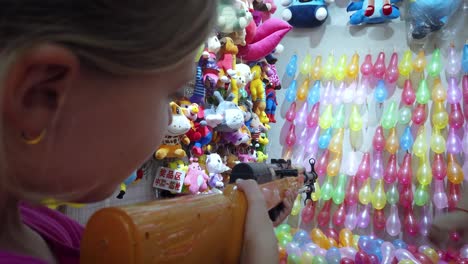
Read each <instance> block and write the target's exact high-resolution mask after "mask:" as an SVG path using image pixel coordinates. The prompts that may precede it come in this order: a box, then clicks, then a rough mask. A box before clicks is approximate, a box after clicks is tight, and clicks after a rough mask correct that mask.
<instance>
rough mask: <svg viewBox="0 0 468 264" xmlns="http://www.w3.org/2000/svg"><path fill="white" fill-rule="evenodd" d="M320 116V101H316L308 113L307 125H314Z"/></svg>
mask: <svg viewBox="0 0 468 264" xmlns="http://www.w3.org/2000/svg"><path fill="white" fill-rule="evenodd" d="M319 117H320V102H317V103H315V104H314V106H312V109H311V110H310V113H309V115H308V116H307V127H309V128H311V127H316V126H317V125H318V122H319Z"/></svg>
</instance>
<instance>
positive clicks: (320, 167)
mask: <svg viewBox="0 0 468 264" xmlns="http://www.w3.org/2000/svg"><path fill="white" fill-rule="evenodd" d="M329 159H330V152H329V151H328V149H325V151H324V152H323V153H322V156H320V159H319V160H318V162H317V164H315V172H317V174H318V176H319V177H322V176H324V175H325V173H326V172H327V166H328V161H329Z"/></svg>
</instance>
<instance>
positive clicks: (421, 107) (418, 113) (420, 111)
mask: <svg viewBox="0 0 468 264" xmlns="http://www.w3.org/2000/svg"><path fill="white" fill-rule="evenodd" d="M426 107H427V105H425V104H417V105H416V108H415V109H414V111H413V116H412V117H411V120H412V121H413V123H414V124H416V125H418V126H421V125H423V124H424V123H425V122H426V120H427V110H426Z"/></svg>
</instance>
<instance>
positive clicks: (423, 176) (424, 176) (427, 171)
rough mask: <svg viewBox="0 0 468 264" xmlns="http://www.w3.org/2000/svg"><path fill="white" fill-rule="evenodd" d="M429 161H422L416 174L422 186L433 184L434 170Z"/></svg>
mask: <svg viewBox="0 0 468 264" xmlns="http://www.w3.org/2000/svg"><path fill="white" fill-rule="evenodd" d="M426 160H427V159H426V158H424V159H421V161H420V166H419V168H418V171H417V172H416V178H417V179H418V182H419V183H420V184H421V185H428V184H431V182H432V168H431V165H429V162H427V161H426Z"/></svg>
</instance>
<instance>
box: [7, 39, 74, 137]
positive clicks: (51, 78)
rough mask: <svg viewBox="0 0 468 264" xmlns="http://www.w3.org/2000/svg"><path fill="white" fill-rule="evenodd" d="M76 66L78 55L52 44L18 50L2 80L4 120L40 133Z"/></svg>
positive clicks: (30, 133) (51, 117)
mask: <svg viewBox="0 0 468 264" xmlns="http://www.w3.org/2000/svg"><path fill="white" fill-rule="evenodd" d="M79 68H80V65H79V60H78V58H77V57H76V56H75V55H74V54H73V53H72V52H71V51H70V50H68V49H66V48H63V47H61V46H58V45H55V44H43V45H40V46H36V47H34V48H31V49H29V50H26V51H24V52H23V53H21V54H19V56H18V57H17V59H16V60H15V61H14V62H13V63H12V64H11V65H10V68H9V69H8V70H7V72H6V75H5V79H4V82H3V84H2V86H3V88H4V97H3V102H2V103H3V113H4V117H5V120H6V121H7V122H9V123H10V124H11V125H12V126H13V128H14V129H17V130H19V131H21V133H24V134H25V135H28V136H30V137H32V138H34V137H36V136H37V135H40V134H41V133H42V132H43V131H44V130H45V129H47V127H48V126H49V125H50V124H51V122H52V121H53V120H54V118H55V117H56V116H57V113H58V111H59V110H60V108H61V105H62V103H63V101H64V98H65V94H66V92H67V90H69V89H70V87H71V85H72V84H73V83H74V82H75V81H76V78H77V76H78V71H79Z"/></svg>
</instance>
